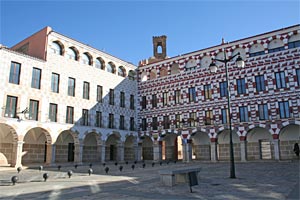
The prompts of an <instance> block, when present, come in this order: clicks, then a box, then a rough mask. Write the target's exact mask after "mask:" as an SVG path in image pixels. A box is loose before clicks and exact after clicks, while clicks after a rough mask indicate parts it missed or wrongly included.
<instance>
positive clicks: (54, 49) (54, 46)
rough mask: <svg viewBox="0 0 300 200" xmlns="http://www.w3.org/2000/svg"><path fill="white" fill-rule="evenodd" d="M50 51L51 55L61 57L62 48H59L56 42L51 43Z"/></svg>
mask: <svg viewBox="0 0 300 200" xmlns="http://www.w3.org/2000/svg"><path fill="white" fill-rule="evenodd" d="M51 50H52V53H54V54H57V55H62V47H61V46H60V44H59V43H58V42H57V41H55V42H52V45H51Z"/></svg>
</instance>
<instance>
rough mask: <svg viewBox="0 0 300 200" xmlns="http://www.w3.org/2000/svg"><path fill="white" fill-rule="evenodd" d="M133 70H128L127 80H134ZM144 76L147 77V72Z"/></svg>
mask: <svg viewBox="0 0 300 200" xmlns="http://www.w3.org/2000/svg"><path fill="white" fill-rule="evenodd" d="M134 77H135V72H134V71H133V70H129V72H128V78H129V80H133V81H134V80H135V78H134ZM146 78H147V74H146Z"/></svg>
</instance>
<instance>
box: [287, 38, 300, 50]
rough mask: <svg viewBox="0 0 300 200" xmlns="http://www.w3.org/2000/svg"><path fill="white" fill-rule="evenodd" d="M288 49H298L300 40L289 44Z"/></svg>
mask: <svg viewBox="0 0 300 200" xmlns="http://www.w3.org/2000/svg"><path fill="white" fill-rule="evenodd" d="M288 47H289V49H291V48H297V47H300V40H297V41H293V42H289V43H288Z"/></svg>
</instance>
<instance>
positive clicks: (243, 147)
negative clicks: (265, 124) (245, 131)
mask: <svg viewBox="0 0 300 200" xmlns="http://www.w3.org/2000/svg"><path fill="white" fill-rule="evenodd" d="M240 148H241V161H242V162H246V161H247V141H246V137H245V136H240Z"/></svg>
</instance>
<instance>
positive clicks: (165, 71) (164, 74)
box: [159, 67, 168, 77]
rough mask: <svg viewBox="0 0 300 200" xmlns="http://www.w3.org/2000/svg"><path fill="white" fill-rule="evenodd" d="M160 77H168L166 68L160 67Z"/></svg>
mask: <svg viewBox="0 0 300 200" xmlns="http://www.w3.org/2000/svg"><path fill="white" fill-rule="evenodd" d="M159 74H160V77H164V76H167V75H168V68H167V67H162V68H161V69H160V71H159Z"/></svg>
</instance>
